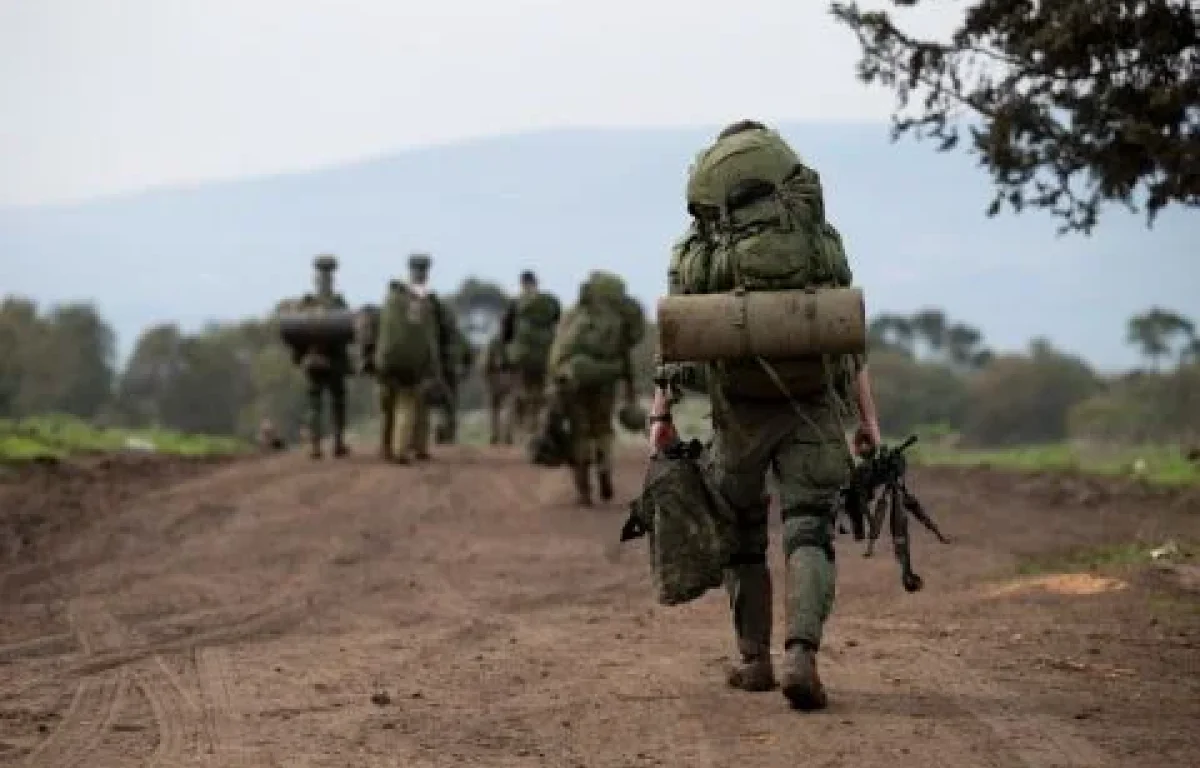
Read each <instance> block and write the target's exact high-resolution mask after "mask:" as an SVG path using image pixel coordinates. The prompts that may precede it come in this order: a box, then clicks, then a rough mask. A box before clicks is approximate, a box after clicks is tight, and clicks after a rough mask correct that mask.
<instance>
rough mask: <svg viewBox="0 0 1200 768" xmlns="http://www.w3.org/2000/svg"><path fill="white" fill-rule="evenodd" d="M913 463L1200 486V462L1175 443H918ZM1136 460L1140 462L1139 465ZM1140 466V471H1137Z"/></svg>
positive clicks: (915, 447) (914, 449)
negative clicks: (1003, 445) (1000, 445)
mask: <svg viewBox="0 0 1200 768" xmlns="http://www.w3.org/2000/svg"><path fill="white" fill-rule="evenodd" d="M912 455H913V461H915V462H917V463H918V464H925V465H928V466H959V467H985V468H990V469H1004V470H1010V471H1014V472H1081V473H1086V474H1092V475H1102V476H1112V477H1137V478H1140V479H1143V480H1145V481H1146V482H1148V483H1152V484H1155V485H1171V486H1178V485H1196V484H1200V464H1198V463H1196V462H1195V461H1193V460H1191V459H1189V458H1188V457H1187V456H1186V455H1185V453H1184V451H1182V450H1180V449H1179V448H1178V447H1172V446H1162V445H1145V446H1126V447H1123V448H1112V447H1103V446H1091V445H1088V444H1086V443H1068V442H1058V443H1053V444H1049V445H1039V446H1026V447H1017V448H998V449H971V448H961V447H941V446H937V445H933V444H930V443H926V442H918V443H917V444H916V446H914V447H913V449H912ZM1139 462H1141V464H1140V465H1139ZM1138 466H1144V470H1141V471H1139V470H1138V469H1136V467H1138Z"/></svg>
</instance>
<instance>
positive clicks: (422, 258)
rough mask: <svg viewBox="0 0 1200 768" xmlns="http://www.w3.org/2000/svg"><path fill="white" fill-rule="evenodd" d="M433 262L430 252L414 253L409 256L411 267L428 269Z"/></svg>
mask: <svg viewBox="0 0 1200 768" xmlns="http://www.w3.org/2000/svg"><path fill="white" fill-rule="evenodd" d="M432 263H433V259H432V258H431V257H430V256H429V254H428V253H414V254H412V255H411V256H409V257H408V266H409V268H410V269H417V270H427V269H429V265H430V264H432Z"/></svg>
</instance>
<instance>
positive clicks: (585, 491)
mask: <svg viewBox="0 0 1200 768" xmlns="http://www.w3.org/2000/svg"><path fill="white" fill-rule="evenodd" d="M571 474H572V477H573V478H574V480H575V496H576V498H575V503H576V504H578V505H579V506H581V507H590V506H592V476H591V467H590V466H589V465H587V464H576V465H575V466H573V467H571Z"/></svg>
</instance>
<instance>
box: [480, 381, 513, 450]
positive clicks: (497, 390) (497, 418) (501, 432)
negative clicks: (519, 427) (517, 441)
mask: <svg viewBox="0 0 1200 768" xmlns="http://www.w3.org/2000/svg"><path fill="white" fill-rule="evenodd" d="M485 378H486V384H487V396H488V413H489V416H490V421H491V423H490V426H491V441H492V443H493V444H497V445H511V444H512V442H513V433H512V429H513V424H512V422H513V414H512V413H511V411H510V402H511V400H512V399H513V398H512V396H511V395H512V392H513V389H514V380H513V376H512V374H511V373H509V372H508V371H489V372H488V373H487V375H486V377H485Z"/></svg>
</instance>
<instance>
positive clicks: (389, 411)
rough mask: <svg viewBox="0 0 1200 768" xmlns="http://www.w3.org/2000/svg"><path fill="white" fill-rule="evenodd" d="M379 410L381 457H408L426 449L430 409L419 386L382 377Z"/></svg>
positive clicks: (422, 389)
mask: <svg viewBox="0 0 1200 768" xmlns="http://www.w3.org/2000/svg"><path fill="white" fill-rule="evenodd" d="M379 411H380V417H381V429H380V435H379V438H380V446H379V447H380V452H381V453H382V454H383V455H384V456H389V457H390V456H405V457H407V456H409V455H411V454H414V453H416V454H426V453H428V452H429V408H428V406H427V404H426V402H425V389H424V387H423V386H422V385H420V384H403V383H400V382H396V381H388V380H386V379H381V380H380V382H379ZM397 422H399V427H400V428H399V430H398V431H397V429H396V427H397Z"/></svg>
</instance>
